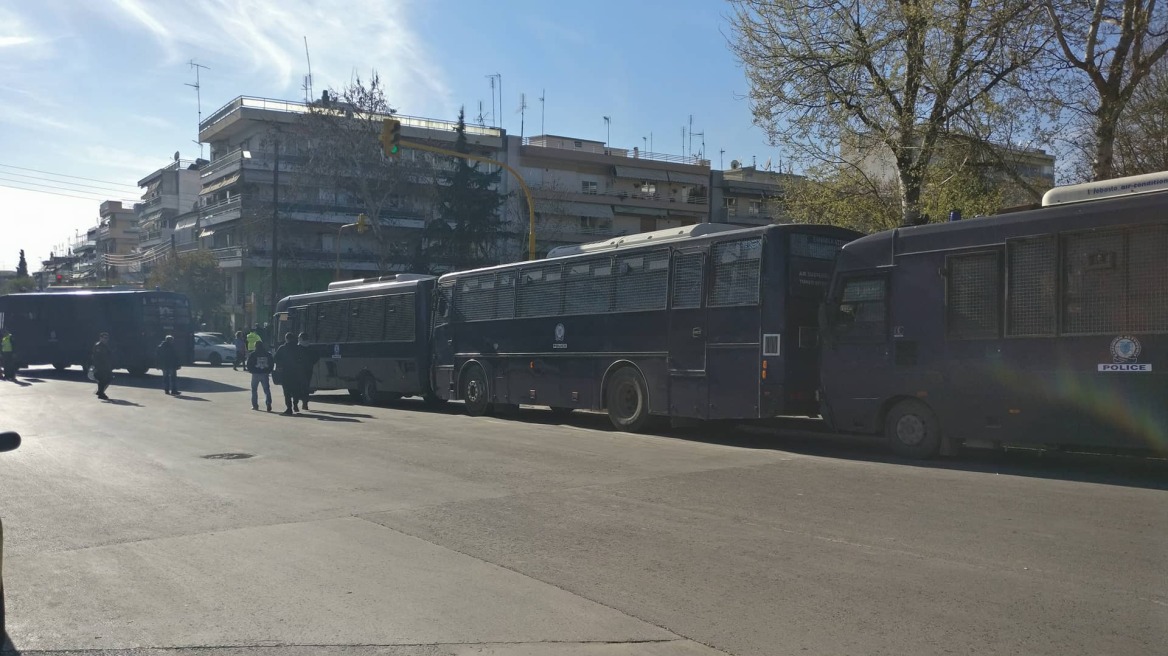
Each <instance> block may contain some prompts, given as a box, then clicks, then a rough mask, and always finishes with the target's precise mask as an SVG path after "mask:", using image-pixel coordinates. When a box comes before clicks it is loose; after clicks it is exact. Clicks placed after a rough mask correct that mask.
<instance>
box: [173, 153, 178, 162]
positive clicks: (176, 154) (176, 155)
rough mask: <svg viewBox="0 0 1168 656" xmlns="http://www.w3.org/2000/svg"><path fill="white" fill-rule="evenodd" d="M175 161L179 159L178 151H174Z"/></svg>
mask: <svg viewBox="0 0 1168 656" xmlns="http://www.w3.org/2000/svg"><path fill="white" fill-rule="evenodd" d="M174 161H176V162H177V161H178V151H177V150H176V151H174Z"/></svg>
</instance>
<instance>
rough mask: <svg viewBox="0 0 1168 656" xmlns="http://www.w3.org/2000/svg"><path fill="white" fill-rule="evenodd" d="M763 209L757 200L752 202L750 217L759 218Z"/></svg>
mask: <svg viewBox="0 0 1168 656" xmlns="http://www.w3.org/2000/svg"><path fill="white" fill-rule="evenodd" d="M761 209H762V203H760V202H758V201H757V200H752V201H750V215H751V216H758V215H759V212H760V211H761Z"/></svg>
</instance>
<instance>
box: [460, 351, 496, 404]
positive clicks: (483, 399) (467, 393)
mask: <svg viewBox="0 0 1168 656" xmlns="http://www.w3.org/2000/svg"><path fill="white" fill-rule="evenodd" d="M462 400H463V402H465V403H466V414H468V415H470V416H472V417H481V416H483V415H485V414H487V413H489V412H490V411H491V399H490V396H488V392H487V374H486V373H485V372H484V371H483V368H482V367H480V366H479V365H477V364H472V365H470V366H469V367H467V368H466V373H464V374H463V375H462Z"/></svg>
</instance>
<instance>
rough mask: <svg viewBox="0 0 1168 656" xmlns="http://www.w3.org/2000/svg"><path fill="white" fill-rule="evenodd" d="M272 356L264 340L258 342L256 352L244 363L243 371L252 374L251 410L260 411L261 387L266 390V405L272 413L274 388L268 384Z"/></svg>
mask: <svg viewBox="0 0 1168 656" xmlns="http://www.w3.org/2000/svg"><path fill="white" fill-rule="evenodd" d="M272 365H273V362H272V354H271V353H269V352H268V347H266V346H264V342H263V340H260V341H258V342H256V347H255V350H254V351H252V352H251V354H250V355H248V356H247V360H246V361H245V362H244V363H243V370H244V371H248V372H251V409H252V410H259V409H260V397H259V387H260V386H261V385H262V386H263V388H264V399H265V400H266V403H265V405H266V406H267V408H268V412H271V411H272V387H271V385H270V384H269V383H268V376H269V375H270V374H271V373H272Z"/></svg>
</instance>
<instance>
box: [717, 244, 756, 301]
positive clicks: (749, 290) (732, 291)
mask: <svg viewBox="0 0 1168 656" xmlns="http://www.w3.org/2000/svg"><path fill="white" fill-rule="evenodd" d="M713 259H714V284H713V289H712V291H711V293H710V302H709V305H710V307H718V306H727V305H757V304H758V278H759V264H760V263H761V262H762V239H759V238H755V239H744V240H741V241H731V242H726V243H723V244H715V245H714V250H713Z"/></svg>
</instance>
